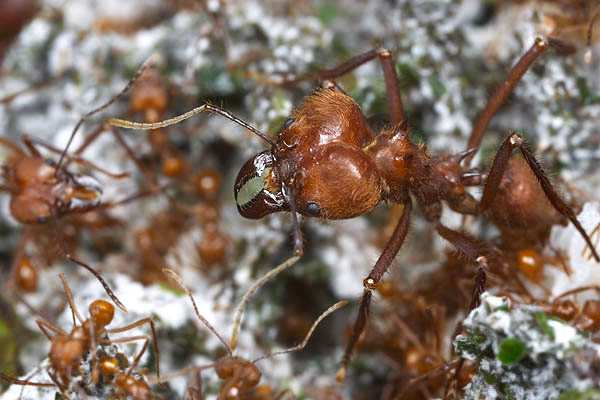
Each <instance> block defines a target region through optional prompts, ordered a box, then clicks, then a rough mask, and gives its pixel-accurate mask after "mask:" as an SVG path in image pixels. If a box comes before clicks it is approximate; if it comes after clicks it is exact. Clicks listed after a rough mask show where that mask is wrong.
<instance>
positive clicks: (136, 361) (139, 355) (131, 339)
mask: <svg viewBox="0 0 600 400" xmlns="http://www.w3.org/2000/svg"><path fill="white" fill-rule="evenodd" d="M139 340H143V341H144V344H143V345H142V348H141V349H140V351H138V353H137V354H136V355H135V357H134V358H133V362H132V363H131V365H130V366H129V368H128V369H127V371H126V372H125V375H129V374H131V371H133V370H134V369H135V368H136V367H137V366H138V364H139V363H140V360H141V358H142V356H143V355H144V353H145V352H146V350H148V342H149V341H150V339H148V337H147V336H128V337H123V338H118V339H111V340H110V343H111V344H115V343H131V342H137V341H139ZM156 376H157V378H158V379H160V374H159V373H158V372H157V374H156Z"/></svg>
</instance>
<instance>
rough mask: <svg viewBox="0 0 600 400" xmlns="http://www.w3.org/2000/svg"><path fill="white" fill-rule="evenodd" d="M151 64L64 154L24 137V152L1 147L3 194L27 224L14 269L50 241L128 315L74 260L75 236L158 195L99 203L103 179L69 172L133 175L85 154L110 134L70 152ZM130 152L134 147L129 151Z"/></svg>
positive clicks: (8, 142) (12, 144) (118, 176)
mask: <svg viewBox="0 0 600 400" xmlns="http://www.w3.org/2000/svg"><path fill="white" fill-rule="evenodd" d="M152 62H153V60H151V59H149V60H147V62H146V63H144V64H143V65H142V66H141V67H140V68H139V69H138V71H137V72H136V74H135V75H134V76H133V78H132V79H131V80H130V81H129V82H128V83H127V84H126V85H125V87H124V88H123V89H122V90H121V92H120V93H118V94H117V95H115V96H114V97H112V98H111V99H109V100H108V101H107V102H106V103H104V104H102V105H101V106H99V107H97V108H95V109H94V110H92V111H90V112H88V113H86V114H85V115H84V116H82V117H81V118H80V119H79V121H78V122H77V124H76V125H75V127H74V128H73V131H72V133H71V136H70V138H69V141H68V143H67V145H66V147H65V148H64V149H63V150H60V149H57V148H56V147H54V146H53V145H51V144H49V143H46V142H44V141H42V140H40V139H36V138H32V137H29V136H27V135H25V136H23V137H22V141H23V144H24V146H25V149H23V148H21V147H20V146H19V145H18V144H17V143H15V142H13V141H11V140H9V139H5V138H0V145H2V146H4V147H6V148H8V149H9V150H10V156H9V157H8V161H7V162H6V163H5V164H3V165H2V178H3V182H2V185H1V186H0V191H4V192H8V193H9V195H10V206H9V207H10V212H11V215H12V216H13V217H14V218H15V219H16V220H17V221H18V222H20V223H21V224H23V225H24V226H25V228H24V232H23V233H22V234H21V239H20V243H19V244H18V246H17V248H18V249H19V250H18V252H17V256H16V257H15V261H14V263H15V267H18V268H22V267H23V265H24V264H23V258H22V257H28V255H27V254H26V252H27V250H26V247H27V245H28V243H29V242H33V243H35V242H36V241H40V242H42V243H39V247H40V248H42V249H45V250H47V249H48V247H52V246H47V244H48V243H43V242H44V241H45V242H50V243H52V242H53V243H54V244H56V245H58V247H59V253H61V254H62V255H63V256H64V257H65V258H67V259H68V260H70V261H72V262H74V263H75V264H77V265H79V266H82V267H84V268H85V269H87V270H88V271H90V272H91V273H92V274H94V276H95V277H96V278H97V279H98V280H99V281H100V283H101V284H102V286H103V287H104V288H105V290H106V291H107V293H108V295H109V296H110V297H111V299H113V301H114V302H115V304H116V305H117V306H119V307H120V308H121V309H122V310H124V311H125V310H126V309H125V307H124V305H123V304H122V303H121V302H120V301H119V299H118V298H117V297H116V296H115V294H114V293H113V292H112V290H111V289H110V288H109V286H108V284H107V283H106V282H105V281H104V279H103V278H102V277H101V275H100V274H99V273H98V272H97V271H96V270H95V269H93V268H92V267H90V266H89V265H87V264H86V263H84V262H82V261H80V260H78V259H76V258H75V257H74V256H73V254H72V252H73V250H74V249H75V247H76V246H75V245H74V244H73V243H72V242H73V241H75V242H76V240H77V239H76V237H77V236H78V233H79V231H80V230H81V228H82V227H85V228H91V229H97V228H102V227H105V226H107V225H108V226H110V225H114V224H115V221H114V220H111V219H110V217H108V216H107V215H106V214H105V211H106V210H107V209H108V208H111V207H115V206H118V205H122V204H125V203H128V202H131V201H134V200H137V199H139V198H142V197H144V196H147V195H149V194H153V193H154V191H150V192H142V193H136V194H134V195H132V196H129V197H127V198H125V199H123V200H120V201H116V202H112V203H107V202H104V203H103V202H101V200H100V197H101V194H102V187H101V185H100V183H99V182H98V181H96V180H95V179H94V178H93V177H91V176H90V175H81V174H76V173H74V172H72V171H71V170H69V169H68V167H69V165H70V163H72V162H76V163H78V164H80V165H82V166H85V167H87V168H91V169H92V170H94V171H97V172H99V173H102V174H104V175H107V176H109V177H110V178H113V179H121V178H125V177H127V176H129V174H127V173H121V174H114V173H111V172H108V171H107V170H105V169H103V168H102V167H100V166H98V165H96V164H94V163H92V162H91V161H88V160H86V159H84V158H83V157H82V156H81V155H82V153H83V152H84V150H85V149H87V148H88V146H90V145H91V144H92V143H93V142H94V141H95V140H97V139H98V137H100V135H101V134H102V133H103V132H104V131H105V130H104V127H102V126H100V127H99V128H97V129H96V130H95V131H94V132H92V134H91V135H89V136H88V137H87V138H86V140H84V142H83V143H82V144H81V145H80V146H79V148H78V149H76V150H75V152H74V153H73V154H70V153H69V151H68V149H69V147H70V145H71V143H72V141H73V139H74V137H75V134H76V133H77V131H78V130H79V128H80V127H81V126H82V125H83V123H84V122H85V121H86V120H87V119H88V118H90V117H91V116H93V115H95V114H97V113H99V112H101V111H103V110H105V109H106V108H108V107H109V106H110V105H112V104H113V103H114V102H115V101H117V100H118V99H119V98H120V97H122V96H123V95H124V94H125V93H126V92H127V91H128V90H129V89H130V87H131V86H132V85H133V82H135V80H137V79H138V77H139V76H140V75H141V74H142V73H143V71H144V70H145V69H147V68H148V67H149V66H150V65H151V64H152ZM38 147H42V148H44V149H46V150H48V151H50V152H53V153H57V154H59V155H60V157H59V159H58V161H57V162H54V161H52V160H50V159H46V158H44V157H43V156H42V153H41V152H40V151H39V150H38ZM126 150H129V149H128V148H127V147H126ZM91 212H94V213H95V214H94V217H89V216H87V218H86V217H79V218H78V217H74V216H81V215H85V214H88V213H91ZM65 219H68V221H67V223H66V224H65V223H64V222H65V221H64V220H65ZM63 234H65V235H66V239H67V240H65V236H63ZM69 235H70V237H69ZM68 239H71V240H68ZM69 244H70V245H71V246H69ZM51 254H52V252H47V251H46V257H45V259H46V261H47V262H48V263H52V262H53V261H54V257H53V256H52V257H50V255H51ZM28 271H30V269H28ZM21 272H22V271H20V270H18V271H16V273H17V275H16V276H17V278H18V277H19V276H20V275H19V274H20V273H21ZM28 279H29V282H21V283H26V284H27V285H28V286H29V288H32V287H33V283H32V280H33V279H34V274H29V276H28Z"/></svg>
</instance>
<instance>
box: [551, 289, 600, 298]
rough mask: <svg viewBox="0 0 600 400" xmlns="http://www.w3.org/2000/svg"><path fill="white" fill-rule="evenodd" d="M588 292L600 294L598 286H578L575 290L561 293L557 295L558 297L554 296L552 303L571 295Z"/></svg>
mask: <svg viewBox="0 0 600 400" xmlns="http://www.w3.org/2000/svg"><path fill="white" fill-rule="evenodd" d="M590 290H595V291H596V292H599V293H600V286H599V285H588V286H580V287H578V288H575V289H571V290H567V291H566V292H563V293H561V294H559V295H558V296H556V297H555V298H554V300H553V301H557V300H558V299H561V298H563V297H567V296H570V295H572V294H577V293H581V292H587V291H590Z"/></svg>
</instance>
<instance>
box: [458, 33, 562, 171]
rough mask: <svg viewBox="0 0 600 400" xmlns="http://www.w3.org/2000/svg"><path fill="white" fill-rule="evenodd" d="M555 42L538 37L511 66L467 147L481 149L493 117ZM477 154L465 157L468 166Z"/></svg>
mask: <svg viewBox="0 0 600 400" xmlns="http://www.w3.org/2000/svg"><path fill="white" fill-rule="evenodd" d="M550 44H553V41H552V40H551V39H550V40H545V39H542V38H539V37H538V38H536V39H535V42H534V43H533V45H532V46H531V47H530V48H529V50H527V52H525V54H523V55H522V56H521V58H520V59H519V61H517V63H516V64H515V65H514V66H513V67H512V68H511V70H510V71H509V72H508V76H507V77H506V80H505V81H504V82H502V84H500V86H498V88H497V89H496V91H495V92H494V94H493V95H492V97H490V99H489V100H488V102H487V104H486V106H485V108H484V109H483V111H481V113H480V114H479V116H478V117H477V121H476V122H475V125H474V126H473V130H472V131H471V135H470V136H469V141H468V142H467V149H479V146H480V145H481V141H482V140H483V134H484V133H485V130H486V129H487V127H488V125H489V124H490V121H491V120H492V118H493V117H494V116H495V115H496V113H497V112H498V110H499V109H500V107H502V106H503V105H504V103H505V102H506V100H507V99H508V97H509V96H510V94H511V93H512V92H513V90H514V88H515V87H516V86H517V84H518V83H519V81H520V80H521V78H523V75H525V73H526V72H527V71H528V70H529V68H531V65H532V64H533V63H534V62H535V60H537V59H538V57H539V56H540V55H542V54H543V53H544V52H545V51H546V50H547V49H548V45H550ZM474 156H475V152H474V153H473V154H469V155H468V156H467V157H466V158H465V166H468V165H469V164H470V162H471V160H472V159H473V157H474Z"/></svg>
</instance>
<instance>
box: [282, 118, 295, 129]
mask: <svg viewBox="0 0 600 400" xmlns="http://www.w3.org/2000/svg"><path fill="white" fill-rule="evenodd" d="M294 122H296V120H295V119H294V118H291V117H290V118H288V119H286V120H285V122H284V123H283V126H282V127H281V130H282V131H284V130H286V129H287V128H289V127H290V126H292V124H293V123H294Z"/></svg>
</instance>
